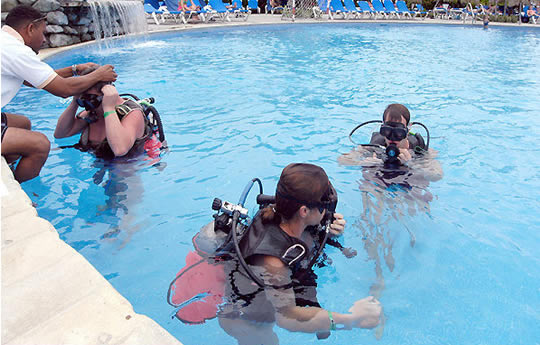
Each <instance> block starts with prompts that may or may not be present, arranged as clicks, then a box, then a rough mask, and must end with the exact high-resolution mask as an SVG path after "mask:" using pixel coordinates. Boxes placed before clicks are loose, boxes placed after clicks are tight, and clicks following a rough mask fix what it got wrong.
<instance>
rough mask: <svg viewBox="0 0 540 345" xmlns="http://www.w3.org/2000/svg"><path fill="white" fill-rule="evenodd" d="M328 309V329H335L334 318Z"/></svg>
mask: <svg viewBox="0 0 540 345" xmlns="http://www.w3.org/2000/svg"><path fill="white" fill-rule="evenodd" d="M327 311H328V318H329V319H330V330H331V331H335V330H336V322H335V321H334V318H333V317H332V312H331V311H330V310H327Z"/></svg>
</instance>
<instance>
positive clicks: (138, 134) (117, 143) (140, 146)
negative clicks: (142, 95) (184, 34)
mask: <svg viewBox="0 0 540 345" xmlns="http://www.w3.org/2000/svg"><path fill="white" fill-rule="evenodd" d="M95 68H96V67H91V68H87V69H86V70H84V71H83V72H82V73H81V75H86V74H88V73H91V72H92V71H93V70H94V69H95ZM126 95H128V96H131V97H132V98H134V99H133V100H132V99H126V98H123V97H121V96H125V95H119V94H118V91H117V90H116V88H115V87H114V85H112V84H111V83H106V82H99V83H97V84H95V85H94V86H92V87H91V88H89V89H88V90H86V91H85V92H84V93H83V94H81V95H78V96H74V97H73V100H72V102H71V104H70V105H69V106H68V108H67V109H66V110H65V111H64V112H63V113H62V115H61V116H60V117H59V119H58V123H57V125H56V129H55V131H54V137H55V138H57V139H58V138H67V137H71V136H73V135H76V134H79V133H81V137H80V140H79V143H78V144H76V145H74V147H75V148H78V149H80V150H82V151H92V152H93V153H94V154H95V155H96V156H97V157H100V158H105V159H112V158H115V157H122V156H128V157H131V156H134V155H137V154H138V153H142V152H143V151H147V152H148V151H149V150H154V151H155V150H156V149H162V148H164V147H165V145H164V141H165V137H164V135H163V128H162V125H161V119H160V118H159V114H158V113H157V111H156V110H155V108H154V107H153V106H151V105H150V103H152V102H153V98H150V99H146V100H142V101H139V99H138V98H137V97H136V96H133V95H129V94H126ZM79 107H83V108H84V109H85V110H83V111H82V112H79V113H77V111H78V108H79ZM156 134H157V136H156Z"/></svg>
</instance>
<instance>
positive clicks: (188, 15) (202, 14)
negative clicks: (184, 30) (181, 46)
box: [184, 0, 207, 23]
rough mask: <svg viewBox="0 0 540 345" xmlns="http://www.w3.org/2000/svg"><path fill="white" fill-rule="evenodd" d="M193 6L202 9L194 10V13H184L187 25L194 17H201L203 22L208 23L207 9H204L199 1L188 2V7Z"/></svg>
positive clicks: (190, 0) (189, 0)
mask: <svg viewBox="0 0 540 345" xmlns="http://www.w3.org/2000/svg"><path fill="white" fill-rule="evenodd" d="M192 4H193V5H195V6H198V7H199V8H200V9H199V10H192V11H184V18H185V22H186V23H187V22H188V21H189V20H190V19H191V18H193V16H200V17H201V20H202V21H203V22H206V21H207V19H206V14H207V11H206V10H205V9H203V6H201V4H200V3H199V2H198V1H195V0H186V5H187V6H188V7H192V6H191V5H192Z"/></svg>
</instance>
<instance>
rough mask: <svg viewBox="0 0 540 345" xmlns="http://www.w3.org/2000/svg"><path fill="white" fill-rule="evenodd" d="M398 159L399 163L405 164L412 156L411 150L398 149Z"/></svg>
mask: <svg viewBox="0 0 540 345" xmlns="http://www.w3.org/2000/svg"><path fill="white" fill-rule="evenodd" d="M398 159H399V161H400V162H401V164H405V163H407V162H408V161H410V160H411V159H412V156H411V152H410V151H409V149H401V150H399V156H398Z"/></svg>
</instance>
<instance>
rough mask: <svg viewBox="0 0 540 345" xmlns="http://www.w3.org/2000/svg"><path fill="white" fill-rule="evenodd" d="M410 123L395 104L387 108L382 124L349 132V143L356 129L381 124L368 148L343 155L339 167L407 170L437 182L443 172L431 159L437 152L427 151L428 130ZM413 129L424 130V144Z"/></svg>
mask: <svg viewBox="0 0 540 345" xmlns="http://www.w3.org/2000/svg"><path fill="white" fill-rule="evenodd" d="M410 120H411V114H410V112H409V109H407V107H405V106H404V105H402V104H397V103H394V104H390V105H388V106H387V107H386V109H385V110H384V113H383V119H382V121H381V120H371V121H367V122H364V123H362V124H360V125H358V126H356V127H355V128H354V129H353V130H352V131H351V133H350V134H349V139H350V140H351V141H353V140H352V135H353V134H354V132H355V131H356V130H358V129H359V128H361V127H363V126H365V125H367V124H371V123H381V127H380V128H379V131H377V132H374V133H372V135H371V140H370V142H369V144H361V145H359V146H358V147H357V148H356V149H354V150H353V151H351V152H349V153H346V154H343V155H342V156H341V157H339V158H338V161H339V163H340V164H343V165H361V166H367V167H379V168H381V170H385V171H402V172H406V171H408V170H409V169H410V170H413V171H416V172H417V173H421V174H422V175H423V177H424V178H425V179H427V180H429V181H437V180H440V179H441V178H442V176H443V172H442V168H441V166H440V164H439V163H438V162H437V161H436V160H435V159H434V158H435V157H436V156H437V152H436V151H435V150H433V149H430V148H429V141H430V136H429V130H428V129H427V127H426V126H425V125H423V124H422V123H420V122H411V121H410ZM413 125H419V126H422V127H423V128H424V129H425V131H426V133H427V141H424V138H423V137H422V135H420V133H413V132H412V131H411V127H412V126H413ZM353 143H354V141H353ZM407 168H409V169H407ZM390 175H392V174H390Z"/></svg>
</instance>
